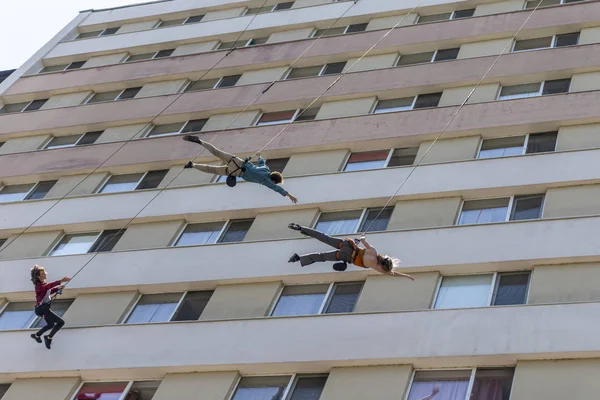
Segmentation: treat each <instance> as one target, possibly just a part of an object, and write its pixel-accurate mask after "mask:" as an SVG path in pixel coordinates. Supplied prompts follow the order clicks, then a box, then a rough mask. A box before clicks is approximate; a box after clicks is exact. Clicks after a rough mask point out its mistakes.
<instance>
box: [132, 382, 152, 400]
mask: <svg viewBox="0 0 600 400" xmlns="http://www.w3.org/2000/svg"><path fill="white" fill-rule="evenodd" d="M158 386H160V381H140V382H133V385H131V388H130V390H129V396H127V397H126V398H125V399H123V400H152V399H153V398H154V395H155V394H156V391H157V390H158Z"/></svg>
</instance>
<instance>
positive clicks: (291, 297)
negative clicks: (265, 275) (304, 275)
mask: <svg viewBox="0 0 600 400" xmlns="http://www.w3.org/2000/svg"><path fill="white" fill-rule="evenodd" d="M328 289H329V285H301V286H286V287H285V288H284V289H283V292H282V293H281V296H280V297H279V301H277V305H276V306H275V309H274V310H273V313H272V314H271V315H273V316H283V315H312V314H317V313H318V312H319V310H320V309H321V305H322V304H323V301H324V300H325V294H326V293H327V290H328Z"/></svg>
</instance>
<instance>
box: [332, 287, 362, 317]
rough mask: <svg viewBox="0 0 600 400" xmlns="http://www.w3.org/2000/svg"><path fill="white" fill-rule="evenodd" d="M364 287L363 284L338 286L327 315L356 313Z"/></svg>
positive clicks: (334, 291) (334, 290)
mask: <svg viewBox="0 0 600 400" xmlns="http://www.w3.org/2000/svg"><path fill="white" fill-rule="evenodd" d="M362 287H363V283H362V282H360V283H339V284H336V285H335V287H334V288H333V296H332V297H331V300H330V301H329V304H328V305H327V309H326V310H325V314H337V313H351V312H352V311H354V306H356V302H357V301H358V296H359V295H360V291H361V290H362Z"/></svg>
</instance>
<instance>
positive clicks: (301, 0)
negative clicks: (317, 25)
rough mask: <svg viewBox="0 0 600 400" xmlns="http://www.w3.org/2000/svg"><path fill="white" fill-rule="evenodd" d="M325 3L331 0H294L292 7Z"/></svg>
mask: <svg viewBox="0 0 600 400" xmlns="http://www.w3.org/2000/svg"><path fill="white" fill-rule="evenodd" d="M327 3H331V0H296V1H295V2H294V5H293V6H292V8H302V7H310V6H318V5H321V4H327Z"/></svg>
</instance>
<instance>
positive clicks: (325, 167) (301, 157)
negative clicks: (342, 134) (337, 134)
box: [283, 149, 348, 176]
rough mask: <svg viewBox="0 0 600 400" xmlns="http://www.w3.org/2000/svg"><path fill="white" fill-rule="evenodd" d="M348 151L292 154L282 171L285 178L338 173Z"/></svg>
mask: <svg viewBox="0 0 600 400" xmlns="http://www.w3.org/2000/svg"><path fill="white" fill-rule="evenodd" d="M347 157H348V150H345V149H344V150H332V151H319V152H314V153H298V154H292V156H291V157H290V160H289V161H288V163H287V165H286V166H285V168H284V169H283V174H284V175H286V176H299V175H309V174H321V173H328V172H338V171H340V170H341V168H342V167H343V164H344V162H345V161H346V158H347Z"/></svg>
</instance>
